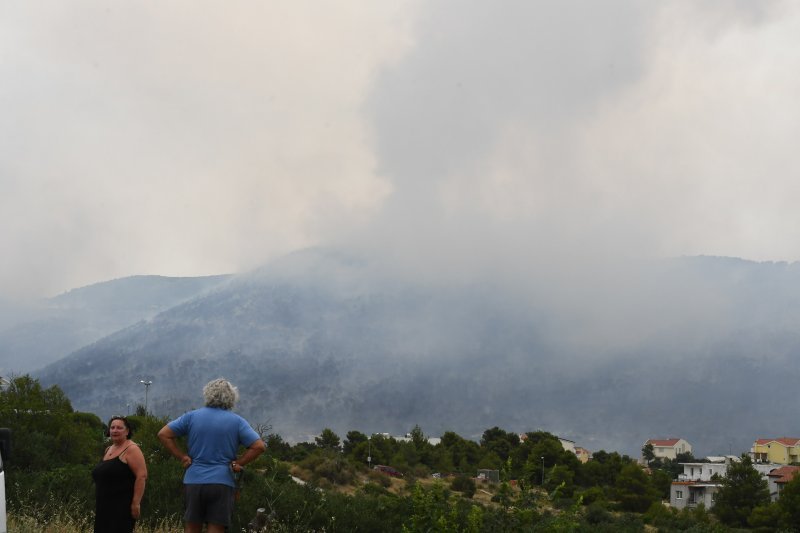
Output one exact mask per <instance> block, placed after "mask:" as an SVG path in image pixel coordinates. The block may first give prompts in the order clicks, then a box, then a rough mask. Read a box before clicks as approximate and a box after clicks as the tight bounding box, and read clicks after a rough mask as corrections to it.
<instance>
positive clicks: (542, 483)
mask: <svg viewBox="0 0 800 533" xmlns="http://www.w3.org/2000/svg"><path fill="white" fill-rule="evenodd" d="M542 486H543V487H544V455H543V456H542Z"/></svg>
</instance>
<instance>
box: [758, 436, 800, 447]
mask: <svg viewBox="0 0 800 533" xmlns="http://www.w3.org/2000/svg"><path fill="white" fill-rule="evenodd" d="M771 442H777V443H779V444H783V445H784V446H787V447H788V446H797V445H798V444H800V439H795V438H789V437H782V438H780V439H756V444H758V445H759V446H764V445H766V444H769V443H771Z"/></svg>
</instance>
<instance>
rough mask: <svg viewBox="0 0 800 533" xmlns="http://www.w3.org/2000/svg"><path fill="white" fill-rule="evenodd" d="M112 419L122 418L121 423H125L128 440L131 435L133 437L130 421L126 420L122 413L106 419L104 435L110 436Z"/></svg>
mask: <svg viewBox="0 0 800 533" xmlns="http://www.w3.org/2000/svg"><path fill="white" fill-rule="evenodd" d="M114 420H122V423H123V424H125V429H127V430H128V437H127V438H128V440H130V439H131V437H133V428H132V427H131V424H130V422H128V419H127V418H125V417H124V416H122V415H114V416H112V417H111V418H109V419H108V425H107V426H106V437H110V436H111V422H113V421H114Z"/></svg>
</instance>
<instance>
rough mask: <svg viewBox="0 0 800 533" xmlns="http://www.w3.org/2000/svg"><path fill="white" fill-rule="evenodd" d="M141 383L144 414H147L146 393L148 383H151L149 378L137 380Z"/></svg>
mask: <svg viewBox="0 0 800 533" xmlns="http://www.w3.org/2000/svg"><path fill="white" fill-rule="evenodd" d="M139 383H141V384H142V385H144V414H145V415H146V414H147V393H148V392H149V391H150V385H152V384H153V382H152V381H150V380H147V381H145V380H141V381H139Z"/></svg>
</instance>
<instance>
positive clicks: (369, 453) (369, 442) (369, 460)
mask: <svg viewBox="0 0 800 533" xmlns="http://www.w3.org/2000/svg"><path fill="white" fill-rule="evenodd" d="M367 449H368V451H367V466H368V467H369V468H370V470H371V469H372V435H370V436H369V437H367Z"/></svg>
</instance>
